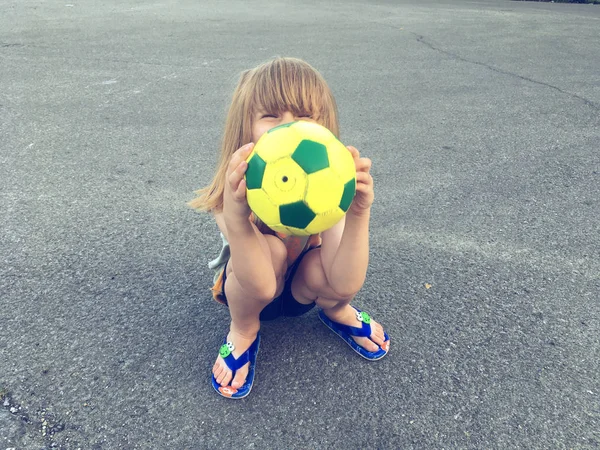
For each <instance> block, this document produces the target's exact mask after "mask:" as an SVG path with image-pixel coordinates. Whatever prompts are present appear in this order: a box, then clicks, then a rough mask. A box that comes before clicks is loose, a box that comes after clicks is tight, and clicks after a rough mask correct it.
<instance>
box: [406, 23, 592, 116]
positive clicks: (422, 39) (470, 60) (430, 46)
mask: <svg viewBox="0 0 600 450" xmlns="http://www.w3.org/2000/svg"><path fill="white" fill-rule="evenodd" d="M409 33H410V34H412V35H413V36H416V37H417V42H419V43H421V44H423V45H426V46H427V47H429V48H430V49H432V50H434V51H436V52H439V53H443V54H444V55H447V56H450V57H452V58H454V59H457V60H459V61H463V62H466V63H470V64H476V65H478V66H483V67H485V68H487V69H489V70H491V71H493V72H496V73H501V74H503V75H509V76H511V77H515V78H519V79H521V80H524V81H529V82H530V83H534V84H537V85H540V86H545V87H549V88H551V89H554V90H556V91H558V92H560V93H561V94H565V95H568V96H570V97H572V98H575V99H577V100H580V101H582V102H583V103H585V104H586V105H588V106H590V107H592V108H593V109H595V110H596V111H600V104H597V103H595V102H593V101H591V100H588V99H587V98H585V97H581V96H580V95H577V94H573V93H572V92H568V91H565V90H564V89H561V88H559V87H557V86H554V85H552V84H549V83H544V82H543V81H538V80H534V79H533V78H529V77H526V76H523V75H519V74H517V73H513V72H509V71H507V70H502V69H499V68H497V67H494V66H490V65H489V64H486V63H483V62H481V61H475V60H472V59H468V58H465V57H463V56H460V55H458V54H456V53H452V52H450V51H448V50H443V49H441V48H439V47H436V46H435V45H433V44H432V43H431V42H428V41H427V40H426V38H425V36H422V35H420V34H417V33H414V32H412V31H409Z"/></svg>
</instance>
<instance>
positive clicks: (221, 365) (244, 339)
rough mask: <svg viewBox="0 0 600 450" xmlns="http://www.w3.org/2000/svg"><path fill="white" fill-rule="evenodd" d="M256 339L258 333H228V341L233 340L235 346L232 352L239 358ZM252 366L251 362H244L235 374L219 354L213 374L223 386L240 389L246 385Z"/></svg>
mask: <svg viewBox="0 0 600 450" xmlns="http://www.w3.org/2000/svg"><path fill="white" fill-rule="evenodd" d="M255 340H256V334H255V335H252V336H245V335H243V334H240V333H237V332H234V331H230V332H229V334H228V335H227V342H231V343H232V344H233V346H234V349H233V351H232V352H231V353H232V354H233V356H234V357H235V358H239V357H240V356H241V355H242V354H243V353H244V352H245V351H246V350H248V348H250V346H251V345H252V343H253V342H254V341H255ZM249 368H250V362H248V363H247V364H244V365H243V366H242V367H240V368H239V369H238V370H236V372H235V376H233V372H232V371H231V369H230V368H229V367H227V364H225V360H223V358H222V357H221V356H220V355H219V356H218V357H217V360H216V361H215V365H214V366H213V375H214V377H215V380H216V381H217V383H219V384H220V385H221V386H230V385H231V387H233V388H235V389H239V388H241V387H242V386H243V385H244V382H245V381H246V377H247V376H248V370H249Z"/></svg>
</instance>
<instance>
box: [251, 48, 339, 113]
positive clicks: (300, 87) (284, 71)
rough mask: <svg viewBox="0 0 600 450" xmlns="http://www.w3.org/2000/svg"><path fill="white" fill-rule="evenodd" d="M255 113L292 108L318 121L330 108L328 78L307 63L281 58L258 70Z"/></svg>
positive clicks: (252, 102) (252, 107) (254, 82)
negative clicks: (326, 80) (324, 78)
mask: <svg viewBox="0 0 600 450" xmlns="http://www.w3.org/2000/svg"><path fill="white" fill-rule="evenodd" d="M253 78H254V79H253V83H252V84H254V86H253V89H251V92H252V97H253V98H252V99H251V100H250V105H249V106H250V107H251V109H252V110H253V111H252V112H253V113H254V112H257V111H264V112H274V113H281V112H283V111H286V110H289V111H291V112H292V113H294V114H295V115H297V116H312V117H313V118H314V119H315V120H317V121H318V120H319V118H322V117H323V116H325V111H327V110H329V109H331V107H332V105H331V104H329V103H330V102H329V101H328V97H329V96H328V95H327V93H328V91H329V89H328V87H327V85H326V83H325V81H324V80H323V79H322V78H321V77H320V76H319V75H318V73H316V71H315V70H314V69H313V68H312V67H310V66H309V65H308V64H307V63H305V62H303V61H299V60H294V59H293V58H281V59H277V60H274V61H272V62H271V63H270V64H266V65H263V66H260V67H258V68H257V69H256V72H255V74H254V77H253Z"/></svg>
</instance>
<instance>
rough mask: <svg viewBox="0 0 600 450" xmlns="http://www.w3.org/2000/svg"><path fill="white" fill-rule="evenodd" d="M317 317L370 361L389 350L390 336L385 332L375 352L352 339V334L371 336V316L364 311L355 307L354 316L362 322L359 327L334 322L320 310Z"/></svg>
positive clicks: (382, 355)
mask: <svg viewBox="0 0 600 450" xmlns="http://www.w3.org/2000/svg"><path fill="white" fill-rule="evenodd" d="M354 309H356V308H354ZM319 318H320V319H321V321H322V322H323V323H324V324H325V325H327V327H328V328H329V329H330V330H331V331H333V332H334V333H335V334H337V335H338V336H339V337H341V338H342V339H343V340H344V341H345V342H346V344H348V345H349V346H350V347H352V349H353V350H354V351H355V352H356V353H358V354H359V355H360V356H362V357H363V358H365V359H368V360H370V361H376V360H378V359H381V358H383V357H384V356H385V355H387V353H388V351H389V350H390V337H389V336H388V335H387V333H385V332H384V333H383V335H384V337H385V342H384V343H383V344H382V345H380V346H379V350H377V351H375V352H370V351H368V350H366V349H364V348H363V347H361V346H360V345H358V344H357V343H356V341H355V340H354V339H352V336H357V337H369V336H371V325H370V324H371V316H369V314H367V313H366V312H363V311H361V310H359V309H356V318H357V319H358V320H360V321H361V322H362V327H361V328H358V327H351V326H349V325H343V324H341V323H338V322H334V321H333V320H331V319H330V318H329V317H327V316H326V315H325V313H324V312H323V311H322V310H321V311H319Z"/></svg>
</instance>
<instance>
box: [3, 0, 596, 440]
mask: <svg viewBox="0 0 600 450" xmlns="http://www.w3.org/2000/svg"><path fill="white" fill-rule="evenodd" d="M299 3H302V5H300V4H299ZM599 30H600V8H599V7H594V6H589V5H565V4H548V3H544V4H539V3H523V2H510V1H479V2H477V1H453V2H450V1H425V2H422V1H413V2H410V1H391V0H390V1H361V2H352V1H348V2H340V1H336V2H327V4H326V5H321V4H320V3H319V2H316V1H310V2H292V1H287V2H284V1H278V2H268V1H264V0H257V1H253V2H242V1H235V2H219V1H214V0H211V1H206V2H196V1H192V0H183V1H179V2H174V1H167V0H156V1H147V0H144V1H142V0H127V1H116V0H106V1H102V2H93V3H92V2H81V1H79V0H74V1H71V0H65V1H58V2H42V1H32V0H4V1H0V164H1V166H0V223H1V224H2V233H0V296H1V297H0V302H1V303H0V327H1V328H0V357H1V359H0V396H1V398H2V400H1V401H0V449H4V448H17V449H39V448H46V447H59V448H66V449H76V448H81V449H96V450H99V449H115V448H152V449H158V448H169V449H179V448H219V447H223V448H277V449H284V448H356V449H362V448H597V447H598V446H600V375H599V361H600V306H599V293H600V292H599V291H600V289H599V288H600V281H599V280H600V278H599V273H600V251H599V249H600V229H599V225H598V223H599V221H598V215H599V212H600V205H599V199H600V162H599V161H600V157H599V155H598V149H599V148H600V60H599V58H598V49H599V48H600V38H599ZM275 55H292V56H299V57H302V58H305V59H307V60H308V61H309V62H311V63H312V64H313V65H315V66H316V67H317V68H318V69H320V70H321V71H322V73H323V74H324V75H325V77H326V78H327V79H328V81H329V82H330V84H331V86H332V88H333V90H334V92H335V94H336V96H337V98H338V102H339V107H340V112H341V118H342V119H341V120H342V127H343V128H342V130H343V135H342V138H343V141H344V142H346V143H348V144H353V145H355V146H357V147H358V148H359V149H361V150H362V151H363V153H364V154H365V155H367V156H370V157H371V158H372V159H373V160H374V169H373V173H374V177H375V182H376V193H377V199H376V204H375V206H374V213H373V224H372V234H373V238H372V259H371V269H370V273H369V279H368V281H367V284H366V286H365V287H364V290H363V291H362V292H361V294H360V296H359V298H358V299H357V300H356V303H357V304H358V305H359V306H361V307H363V308H366V309H367V310H369V311H370V312H371V313H372V315H373V316H374V317H375V318H376V319H379V320H380V321H381V322H383V323H384V324H385V325H386V327H387V330H388V333H389V334H390V336H391V338H392V349H391V352H390V354H389V355H388V357H386V358H385V359H384V360H382V361H380V362H378V363H369V362H367V361H364V360H362V359H361V358H359V357H357V356H356V355H355V354H354V353H353V352H352V351H351V350H350V348H349V347H347V346H346V345H345V344H344V343H343V342H342V341H340V340H339V339H338V338H337V337H335V336H334V335H333V334H331V333H330V332H329V331H328V330H327V329H326V328H325V327H324V326H322V324H321V323H320V322H319V321H318V318H317V316H316V313H315V311H313V312H311V313H310V314H308V315H307V316H305V317H302V318H299V319H295V320H290V319H285V320H280V321H277V322H274V323H269V324H266V325H265V326H264V327H263V331H262V333H263V341H262V346H261V352H260V354H259V361H258V372H257V379H256V383H255V387H254V389H253V391H252V394H251V396H250V397H248V398H247V399H246V400H244V401H240V402H233V401H228V400H226V399H222V398H220V397H219V396H218V395H216V394H215V393H214V392H213V390H212V387H211V386H210V383H209V373H210V368H211V365H212V363H213V361H214V359H215V357H216V353H217V349H218V347H219V345H220V344H221V339H222V338H223V336H224V334H225V332H226V327H227V317H228V315H227V311H226V310H225V309H224V308H223V307H220V305H217V304H216V303H214V302H212V301H211V300H210V296H209V293H208V291H207V288H208V285H209V283H210V279H211V273H210V272H209V270H208V269H207V268H206V263H207V261H208V260H209V259H210V258H212V257H213V256H214V255H215V252H217V250H218V246H219V242H218V239H217V235H216V228H215V226H214V225H213V224H212V222H211V220H210V219H209V218H208V217H205V216H202V215H198V214H195V213H193V212H191V211H190V210H188V209H186V207H185V202H186V201H187V200H189V199H191V198H192V191H193V190H194V189H195V188H198V187H200V186H202V185H204V184H205V183H206V182H207V181H208V180H209V176H210V173H211V170H212V168H213V167H214V164H215V163H216V152H215V149H216V147H217V144H218V141H219V136H220V133H221V129H222V122H223V115H224V110H225V108H226V105H227V101H228V98H229V96H230V93H231V90H232V88H233V85H234V83H235V80H236V78H237V74H238V73H239V72H240V71H241V70H242V69H245V68H247V67H251V66H254V65H255V64H257V63H259V62H261V61H263V60H265V59H268V58H270V57H272V56H275Z"/></svg>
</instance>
